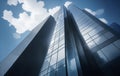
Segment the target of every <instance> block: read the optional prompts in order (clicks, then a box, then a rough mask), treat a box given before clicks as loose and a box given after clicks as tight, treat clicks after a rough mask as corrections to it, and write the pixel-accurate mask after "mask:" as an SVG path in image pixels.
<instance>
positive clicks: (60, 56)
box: [58, 48, 65, 62]
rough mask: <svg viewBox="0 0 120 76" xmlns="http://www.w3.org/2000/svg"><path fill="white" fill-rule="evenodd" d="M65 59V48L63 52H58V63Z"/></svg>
mask: <svg viewBox="0 0 120 76" xmlns="http://www.w3.org/2000/svg"><path fill="white" fill-rule="evenodd" d="M63 58H65V51H64V48H63V49H61V50H60V51H59V52H58V62H59V61H60V60H62V59H63Z"/></svg>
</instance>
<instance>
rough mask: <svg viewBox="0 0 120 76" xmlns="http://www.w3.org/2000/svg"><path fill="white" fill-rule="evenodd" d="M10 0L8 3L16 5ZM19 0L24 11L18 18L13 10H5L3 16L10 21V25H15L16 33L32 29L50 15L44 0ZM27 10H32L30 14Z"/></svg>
mask: <svg viewBox="0 0 120 76" xmlns="http://www.w3.org/2000/svg"><path fill="white" fill-rule="evenodd" d="M10 1H11V0H8V5H12V4H13V5H15V3H14V1H13V3H12V2H11V3H10ZM18 2H19V3H20V4H22V9H23V10H24V12H22V13H20V14H19V17H18V18H15V17H14V16H13V12H12V11H8V10H4V11H3V17H2V18H3V19H4V20H7V21H8V22H9V25H11V26H13V27H15V29H16V33H19V34H22V33H24V32H25V31H31V30H32V29H33V28H34V27H36V25H38V24H39V23H40V22H41V21H42V20H44V18H46V17H47V16H48V15H49V14H48V12H47V9H45V8H44V2H43V1H37V0H29V1H28V0H18ZM27 12H30V15H28V14H27Z"/></svg>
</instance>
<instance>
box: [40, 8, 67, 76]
mask: <svg viewBox="0 0 120 76" xmlns="http://www.w3.org/2000/svg"><path fill="white" fill-rule="evenodd" d="M63 15H64V14H63V10H62V9H61V10H60V11H58V13H56V14H55V20H56V22H57V23H56V26H55V30H54V33H53V36H52V39H51V42H50V45H49V49H48V52H47V55H46V57H45V60H44V63H43V66H42V69H41V71H40V75H39V76H66V70H65V67H66V65H65V38H64V17H63Z"/></svg>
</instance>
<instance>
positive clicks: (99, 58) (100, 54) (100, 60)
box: [95, 50, 108, 65]
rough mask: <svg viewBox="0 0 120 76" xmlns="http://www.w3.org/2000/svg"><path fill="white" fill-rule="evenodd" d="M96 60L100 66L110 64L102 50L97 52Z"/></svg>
mask: <svg viewBox="0 0 120 76" xmlns="http://www.w3.org/2000/svg"><path fill="white" fill-rule="evenodd" d="M95 59H96V60H97V62H98V64H99V65H103V64H105V63H107V62H108V59H107V58H106V57H105V55H104V54H103V52H102V51H101V50H99V51H97V54H96V55H95Z"/></svg>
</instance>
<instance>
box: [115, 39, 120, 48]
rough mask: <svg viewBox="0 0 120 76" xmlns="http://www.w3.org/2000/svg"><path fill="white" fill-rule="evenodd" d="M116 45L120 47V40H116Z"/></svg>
mask: <svg viewBox="0 0 120 76" xmlns="http://www.w3.org/2000/svg"><path fill="white" fill-rule="evenodd" d="M114 44H115V46H117V47H118V48H120V40H117V41H115V42H114Z"/></svg>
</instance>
